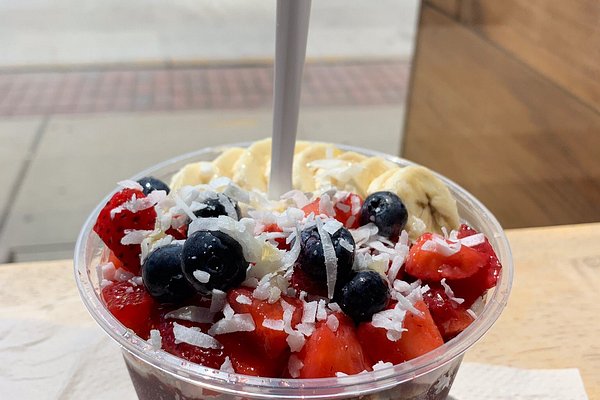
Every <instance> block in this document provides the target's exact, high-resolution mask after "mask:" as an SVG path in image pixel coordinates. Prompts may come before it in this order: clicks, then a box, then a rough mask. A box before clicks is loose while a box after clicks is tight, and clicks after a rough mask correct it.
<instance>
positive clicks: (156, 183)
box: [137, 176, 171, 196]
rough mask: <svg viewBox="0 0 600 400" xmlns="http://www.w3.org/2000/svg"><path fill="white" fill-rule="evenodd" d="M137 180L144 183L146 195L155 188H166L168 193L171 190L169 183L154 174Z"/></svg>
mask: <svg viewBox="0 0 600 400" xmlns="http://www.w3.org/2000/svg"><path fill="white" fill-rule="evenodd" d="M137 182H138V183H139V184H140V185H142V189H143V191H144V194H145V195H146V196H148V195H149V194H150V192H153V191H155V190H164V191H165V192H166V193H167V194H169V192H170V191H171V189H169V185H167V184H166V183H164V182H163V181H161V180H160V179H156V178H155V177H153V176H145V177H143V178H142V179H140V180H138V181H137Z"/></svg>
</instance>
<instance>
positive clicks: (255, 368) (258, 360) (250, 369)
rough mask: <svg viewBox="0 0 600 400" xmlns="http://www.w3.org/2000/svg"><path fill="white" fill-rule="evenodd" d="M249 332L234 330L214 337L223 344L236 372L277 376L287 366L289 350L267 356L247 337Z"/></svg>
mask: <svg viewBox="0 0 600 400" xmlns="http://www.w3.org/2000/svg"><path fill="white" fill-rule="evenodd" d="M249 333H251V332H235V333H227V334H225V335H217V336H216V339H217V340H218V341H219V342H220V343H221V344H223V346H224V348H225V353H226V355H227V356H229V359H230V360H231V364H232V365H233V369H234V370H235V372H237V373H238V374H244V375H251V376H261V377H270V378H278V377H280V376H281V374H282V371H283V370H284V369H285V368H286V366H287V360H288V356H289V352H285V353H282V354H280V355H279V356H278V357H276V358H273V357H268V356H272V355H267V354H265V352H264V351H263V349H262V348H261V347H260V346H256V342H255V341H254V340H252V339H249V335H248V334H249Z"/></svg>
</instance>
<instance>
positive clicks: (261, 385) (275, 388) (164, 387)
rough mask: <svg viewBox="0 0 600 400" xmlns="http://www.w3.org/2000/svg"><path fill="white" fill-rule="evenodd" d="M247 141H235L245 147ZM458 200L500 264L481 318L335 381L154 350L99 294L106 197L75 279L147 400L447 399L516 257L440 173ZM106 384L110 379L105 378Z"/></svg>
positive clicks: (485, 213) (161, 173) (211, 154)
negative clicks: (397, 360) (254, 371)
mask: <svg viewBox="0 0 600 400" xmlns="http://www.w3.org/2000/svg"><path fill="white" fill-rule="evenodd" d="M247 145H248V143H242V144H234V145H231V146H242V147H243V146H247ZM227 147H230V146H221V147H214V148H206V149H202V150H199V151H196V152H193V153H189V154H185V155H183V156H180V157H176V158H173V159H171V160H168V161H165V162H162V163H160V164H157V165H155V166H153V167H151V168H149V169H147V170H145V171H143V172H141V173H139V174H138V175H136V176H134V177H132V179H134V180H137V179H139V178H141V177H143V176H148V175H152V176H155V177H157V178H159V179H163V180H166V181H167V182H168V181H169V179H170V177H171V176H172V175H173V174H174V173H175V172H177V171H178V170H179V169H180V168H181V167H182V166H184V165H185V164H187V163H189V162H194V161H210V160H213V159H214V158H215V157H216V156H218V155H219V154H220V153H221V152H222V150H223V149H225V148H227ZM338 147H339V148H341V149H344V150H350V151H355V152H357V153H362V154H364V155H367V156H380V157H384V158H386V159H388V160H390V161H392V162H394V163H396V164H398V165H400V166H406V165H412V164H414V163H411V162H409V161H407V160H404V159H401V158H398V157H394V156H389V155H386V154H382V153H379V152H375V151H369V150H365V149H358V148H354V147H350V146H344V145H338ZM438 176H439V177H440V178H441V179H442V180H443V181H444V182H445V183H446V184H447V185H448V187H449V188H450V191H451V192H452V194H453V195H454V197H455V198H456V200H457V203H458V211H459V214H460V216H461V219H462V221H463V222H467V223H468V224H469V225H471V226H472V227H474V228H475V229H477V230H478V231H479V232H482V233H484V234H485V235H486V236H487V237H488V239H489V241H490V243H491V244H492V246H493V247H494V249H495V251H496V253H497V255H498V257H499V259H500V261H501V262H502V265H503V269H502V274H501V276H500V279H499V280H498V284H497V286H496V288H494V289H492V290H490V291H489V292H488V294H487V298H486V304H485V307H484V309H483V311H482V312H481V313H480V315H479V317H478V318H477V319H476V320H475V321H474V322H473V323H472V324H471V325H470V326H469V327H468V328H467V329H465V330H464V331H463V332H462V333H461V334H459V335H458V336H457V337H455V338H454V339H452V340H450V341H448V342H447V343H445V344H444V345H442V346H441V347H439V348H437V349H435V350H434V351H431V352H429V353H427V354H425V355H422V356H420V357H417V358H415V359H413V360H410V361H407V362H404V363H402V364H399V365H396V366H394V367H389V368H385V369H381V370H378V371H373V372H365V373H362V374H358V375H352V376H344V377H337V378H319V379H278V378H258V377H252V376H246V375H240V374H230V373H227V372H222V371H218V370H214V369H212V368H206V367H203V366H201V365H198V364H194V363H190V362H188V361H186V360H183V359H181V358H179V357H176V356H173V355H171V354H169V353H167V352H165V351H162V350H154V349H153V348H152V346H151V345H150V344H149V343H147V342H146V341H145V340H143V339H141V338H139V337H138V336H136V335H135V334H134V333H132V332H131V331H130V330H129V329H127V328H126V327H125V326H123V325H122V324H121V323H120V322H119V321H118V320H117V319H116V318H115V317H113V316H112V314H111V313H110V312H109V311H108V310H107V309H106V307H105V306H104V305H103V303H102V301H101V299H100V295H99V293H100V290H99V280H98V279H99V278H98V275H97V272H96V266H97V265H98V264H99V263H100V262H101V259H102V255H103V253H104V254H105V247H104V244H103V243H102V241H101V240H100V239H99V238H98V236H97V235H96V234H95V233H94V232H93V231H92V227H93V225H94V223H95V220H96V217H97V216H98V213H99V212H100V210H101V209H102V207H103V206H104V205H105V204H106V202H107V201H108V199H109V198H110V196H112V194H113V193H115V192H116V191H117V190H118V189H117V188H115V190H114V191H113V192H112V193H110V194H109V195H108V196H107V197H106V198H104V199H103V200H102V201H101V202H100V203H99V204H98V206H97V207H96V208H95V209H94V211H93V212H92V213H91V214H90V216H89V217H88V219H87V221H86V222H85V224H84V226H83V228H82V230H81V233H80V235H79V238H78V240H77V245H76V248H75V279H76V281H77V286H78V288H79V291H80V294H81V297H82V299H83V302H84V304H85V306H86V307H87V309H88V311H89V312H90V314H91V315H92V317H93V318H94V319H95V320H96V321H97V322H98V324H99V325H100V326H101V327H102V329H104V331H105V332H106V333H107V334H108V335H109V336H110V337H111V338H112V339H114V340H115V341H116V342H117V343H118V344H119V345H120V346H121V349H122V352H123V357H124V359H125V364H126V365H127V369H128V371H129V374H130V376H131V380H132V382H133V385H134V387H135V390H136V392H137V395H138V397H139V398H140V399H142V400H154V399H190V400H191V399H194V400H195V399H210V400H214V399H239V400H241V399H351V398H353V399H407V400H408V399H411V400H413V399H414V400H425V399H427V400H434V399H436V400H437V399H445V398H446V397H447V395H448V392H449V391H450V387H451V385H452V382H453V380H454V377H455V376H456V373H457V372H458V368H459V367H460V364H461V362H462V358H463V354H464V352H465V351H466V350H467V349H469V348H470V347H471V346H473V344H475V342H476V341H477V340H479V339H480V338H481V337H482V336H483V335H484V334H485V332H486V331H487V330H488V329H489V328H490V327H491V326H492V325H493V324H494V322H495V321H496V320H497V319H498V317H499V316H500V313H501V312H502V310H503V309H504V307H505V306H506V303H507V300H508V296H509V293H510V288H511V284H512V278H513V262H512V256H511V252H510V247H509V244H508V240H507V238H506V236H505V235H504V232H503V230H502V227H501V226H500V224H499V223H498V221H497V220H496V218H495V217H494V216H493V215H492V213H491V212H490V211H489V210H488V209H487V208H485V207H484V206H483V205H482V204H481V203H480V202H479V201H478V200H477V199H476V198H475V197H473V196H472V195H471V194H470V193H468V192H467V191H465V190H464V189H462V188H461V187H460V186H458V185H457V184H455V183H454V182H452V181H450V180H449V179H447V178H444V177H443V176H440V175H438ZM107 384H108V382H107Z"/></svg>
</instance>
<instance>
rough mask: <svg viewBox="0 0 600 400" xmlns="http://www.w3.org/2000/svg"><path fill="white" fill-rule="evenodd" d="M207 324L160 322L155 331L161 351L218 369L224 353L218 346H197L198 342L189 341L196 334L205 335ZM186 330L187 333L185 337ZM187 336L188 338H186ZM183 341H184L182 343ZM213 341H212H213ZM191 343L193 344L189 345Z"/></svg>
mask: <svg viewBox="0 0 600 400" xmlns="http://www.w3.org/2000/svg"><path fill="white" fill-rule="evenodd" d="M207 325H208V324H203V325H202V324H197V323H194V322H190V321H181V320H177V321H174V320H170V319H169V320H162V321H161V322H160V323H159V325H158V327H157V329H158V331H159V332H160V336H161V339H162V340H161V342H162V343H161V344H162V349H163V350H165V351H168V352H169V353H171V354H173V355H176V356H178V357H181V358H183V359H185V360H188V361H190V362H193V363H197V364H201V365H204V366H206V367H209V368H215V369H219V368H220V367H221V365H223V363H224V362H225V357H226V355H225V351H224V349H223V348H222V346H221V347H219V346H204V347H203V346H198V344H199V341H194V340H190V338H192V337H193V334H194V333H195V332H194V331H196V332H198V333H199V332H202V330H204V332H202V333H204V334H206V326H207ZM186 329H189V330H190V331H188V332H189V333H188V334H187V335H186V333H185V332H186ZM186 336H188V338H186ZM197 336H200V335H197ZM181 339H185V340H186V341H182V340H181ZM213 340H214V339H213ZM188 342H192V343H195V344H191V343H188ZM215 347H216V348H215Z"/></svg>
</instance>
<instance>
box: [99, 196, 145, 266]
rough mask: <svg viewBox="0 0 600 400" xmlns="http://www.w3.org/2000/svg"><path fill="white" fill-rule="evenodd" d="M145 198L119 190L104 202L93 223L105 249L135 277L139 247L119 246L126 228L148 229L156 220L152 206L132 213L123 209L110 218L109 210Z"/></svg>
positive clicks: (131, 245) (138, 262) (135, 245)
mask: <svg viewBox="0 0 600 400" xmlns="http://www.w3.org/2000/svg"><path fill="white" fill-rule="evenodd" d="M134 196H135V198H136V199H140V198H144V197H146V196H145V195H144V193H143V192H142V191H140V190H136V189H123V190H122V191H120V192H118V193H115V195H114V196H113V197H112V198H111V199H110V200H109V201H108V203H106V205H105V206H104V208H103V209H102V211H100V214H99V215H98V219H97V220H96V224H95V225H94V232H96V233H97V234H98V236H100V239H102V241H103V242H104V244H105V245H106V247H108V248H109V249H110V250H112V251H113V252H114V254H115V256H116V257H117V258H118V259H119V260H121V262H122V263H123V268H124V269H126V270H128V271H130V272H132V273H134V274H138V273H139V270H140V253H141V246H140V245H139V244H129V245H123V244H121V239H122V238H123V236H125V231H126V230H129V229H139V230H152V229H154V222H155V221H156V211H155V210H154V207H149V208H147V209H145V210H140V211H138V212H135V213H134V212H132V211H130V210H127V209H123V210H121V211H120V212H118V213H116V214H114V217H111V210H114V209H115V208H117V207H119V206H121V205H123V204H125V203H126V202H128V201H130V200H132V198H133V197H134Z"/></svg>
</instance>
